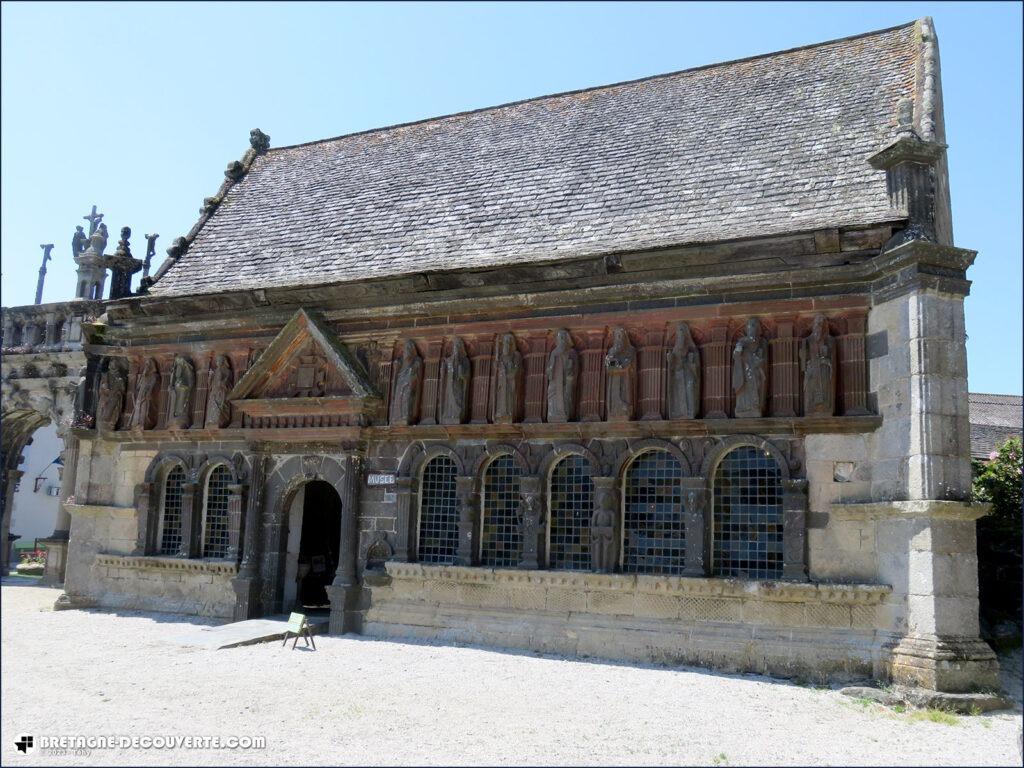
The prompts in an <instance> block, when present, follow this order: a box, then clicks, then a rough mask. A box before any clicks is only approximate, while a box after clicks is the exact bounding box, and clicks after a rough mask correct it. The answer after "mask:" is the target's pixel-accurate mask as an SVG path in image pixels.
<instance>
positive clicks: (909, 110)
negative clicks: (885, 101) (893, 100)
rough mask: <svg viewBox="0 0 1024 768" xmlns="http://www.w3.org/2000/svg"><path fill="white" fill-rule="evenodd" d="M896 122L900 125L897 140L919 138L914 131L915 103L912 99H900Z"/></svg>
mask: <svg viewBox="0 0 1024 768" xmlns="http://www.w3.org/2000/svg"><path fill="white" fill-rule="evenodd" d="M896 120H897V122H898V123H899V128H898V129H897V132H896V137H897V138H899V139H902V138H908V139H909V138H917V133H916V132H915V131H914V102H913V101H912V100H911V99H900V101H899V104H898V105H897V106H896Z"/></svg>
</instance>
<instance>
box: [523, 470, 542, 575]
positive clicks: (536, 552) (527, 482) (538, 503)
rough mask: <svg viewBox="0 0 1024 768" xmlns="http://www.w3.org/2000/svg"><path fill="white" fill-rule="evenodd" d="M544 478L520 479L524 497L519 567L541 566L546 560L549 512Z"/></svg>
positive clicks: (527, 568) (529, 568)
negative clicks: (546, 509) (546, 503)
mask: <svg viewBox="0 0 1024 768" xmlns="http://www.w3.org/2000/svg"><path fill="white" fill-rule="evenodd" d="M542 485H543V483H542V478H540V477H536V476H524V477H521V478H520V479H519V493H520V495H521V497H522V507H521V520H522V522H521V523H520V526H519V530H520V531H521V533H522V537H523V544H522V556H521V557H520V560H519V567H520V568H523V569H526V570H536V569H537V568H540V563H541V562H543V561H544V559H545V558H544V546H543V543H544V541H545V540H546V539H547V536H545V535H544V534H545V521H546V520H547V514H546V512H545V509H544V493H543V491H542V490H541V487H542Z"/></svg>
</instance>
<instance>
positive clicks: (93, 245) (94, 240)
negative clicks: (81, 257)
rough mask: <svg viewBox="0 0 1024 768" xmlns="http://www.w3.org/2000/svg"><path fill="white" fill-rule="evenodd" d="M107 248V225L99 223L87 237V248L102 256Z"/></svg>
mask: <svg viewBox="0 0 1024 768" xmlns="http://www.w3.org/2000/svg"><path fill="white" fill-rule="evenodd" d="M106 249H107V225H106V224H100V225H99V227H98V228H97V229H96V231H95V232H93V233H92V236H91V237H90V238H89V250H90V251H92V252H93V253H94V254H96V255H97V256H102V255H103V252H104V251H105V250H106Z"/></svg>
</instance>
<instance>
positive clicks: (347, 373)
mask: <svg viewBox="0 0 1024 768" xmlns="http://www.w3.org/2000/svg"><path fill="white" fill-rule="evenodd" d="M228 400H229V401H231V404H232V405H234V407H235V408H237V409H238V410H239V411H241V412H242V413H244V414H245V415H246V416H249V417H251V418H254V419H262V418H266V417H285V418H287V417H298V418H301V417H306V416H339V417H351V418H352V419H353V423H355V421H360V420H362V419H363V418H364V417H367V416H372V415H373V414H374V413H375V412H376V410H377V409H378V408H379V407H380V403H381V398H380V394H379V393H378V392H377V390H376V388H375V387H374V386H373V385H372V384H371V383H370V381H369V377H368V376H367V374H366V372H365V371H364V370H363V367H362V366H361V365H360V363H359V362H358V361H357V359H356V357H355V356H354V355H353V354H351V353H350V352H349V351H348V348H347V347H346V346H345V345H344V344H343V343H342V342H341V341H340V340H339V339H338V338H337V336H335V335H334V333H333V332H332V331H331V330H330V328H328V327H327V326H326V325H324V324H323V323H322V322H320V321H318V320H316V319H315V318H313V317H311V316H310V315H309V314H307V313H306V311H305V310H303V309H300V310H299V311H298V312H296V313H295V314H294V315H293V316H292V319H291V320H289V321H288V323H287V324H286V325H285V326H284V328H282V329H281V332H280V333H279V334H277V337H276V338H275V339H274V340H273V341H272V342H271V343H270V346H269V347H267V348H266V349H265V350H264V351H263V354H262V355H260V357H259V359H258V360H257V361H256V363H255V364H254V365H253V366H252V367H251V368H250V369H249V370H248V371H246V372H245V375H244V376H242V378H241V379H239V380H238V383H237V384H235V386H234V388H233V389H232V390H231V392H230V393H229V394H228Z"/></svg>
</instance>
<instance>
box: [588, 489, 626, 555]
mask: <svg viewBox="0 0 1024 768" xmlns="http://www.w3.org/2000/svg"><path fill="white" fill-rule="evenodd" d="M618 508H619V497H618V493H617V492H616V490H615V489H614V488H606V489H604V492H603V493H602V494H601V497H600V501H599V502H598V504H597V509H595V510H594V515H593V517H591V518H590V567H591V569H592V570H594V571H596V572H597V573H611V572H612V571H614V570H615V550H616V546H615V518H616V514H617V511H618Z"/></svg>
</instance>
